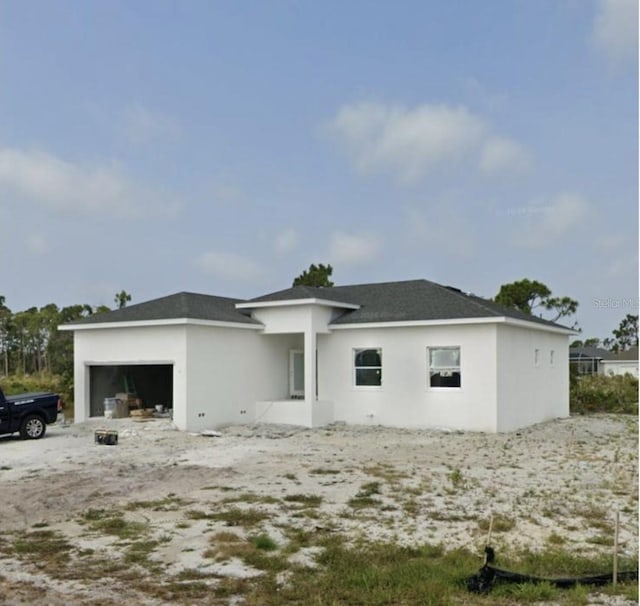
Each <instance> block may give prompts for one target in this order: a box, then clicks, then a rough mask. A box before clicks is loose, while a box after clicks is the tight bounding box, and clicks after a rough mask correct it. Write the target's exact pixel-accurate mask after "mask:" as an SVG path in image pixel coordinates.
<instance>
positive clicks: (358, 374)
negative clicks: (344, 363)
mask: <svg viewBox="0 0 640 606" xmlns="http://www.w3.org/2000/svg"><path fill="white" fill-rule="evenodd" d="M353 369H354V384H355V385H356V386H358V387H380V385H382V349H379V348H378V349H354V350H353Z"/></svg>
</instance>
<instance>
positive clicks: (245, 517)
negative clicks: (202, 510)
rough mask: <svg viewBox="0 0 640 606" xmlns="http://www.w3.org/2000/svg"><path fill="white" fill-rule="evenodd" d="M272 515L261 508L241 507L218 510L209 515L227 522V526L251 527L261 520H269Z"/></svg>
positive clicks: (212, 518)
mask: <svg viewBox="0 0 640 606" xmlns="http://www.w3.org/2000/svg"><path fill="white" fill-rule="evenodd" d="M269 517H270V515H269V514H268V513H266V512H264V511H260V510H259V509H254V508H247V509H242V508H240V507H231V508H230V509H225V510H224V511H218V512H215V513H211V514H209V515H208V517H207V518H208V519H210V520H219V521H221V522H225V523H226V524H227V526H244V527H251V526H256V525H257V524H259V523H260V522H262V521H264V520H267V519H268V518H269Z"/></svg>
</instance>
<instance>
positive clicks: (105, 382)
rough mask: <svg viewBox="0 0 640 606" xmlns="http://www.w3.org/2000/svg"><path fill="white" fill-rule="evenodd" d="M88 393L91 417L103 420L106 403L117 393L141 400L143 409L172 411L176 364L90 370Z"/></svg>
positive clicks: (100, 367)
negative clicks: (106, 400) (174, 365)
mask: <svg viewBox="0 0 640 606" xmlns="http://www.w3.org/2000/svg"><path fill="white" fill-rule="evenodd" d="M89 393H90V408H89V414H90V416H92V417H100V416H103V415H104V399H105V398H114V397H115V396H116V394H117V393H128V394H129V395H131V396H134V397H136V398H139V399H140V400H141V401H142V407H143V408H155V406H157V405H162V406H164V407H165V409H167V408H173V364H131V365H127V366H116V365H114V366H91V367H90V369H89Z"/></svg>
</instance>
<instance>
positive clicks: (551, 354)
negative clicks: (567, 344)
mask: <svg viewBox="0 0 640 606" xmlns="http://www.w3.org/2000/svg"><path fill="white" fill-rule="evenodd" d="M555 363H556V352H555V350H553V349H552V350H551V351H549V366H555Z"/></svg>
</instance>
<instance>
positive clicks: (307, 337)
mask: <svg viewBox="0 0 640 606" xmlns="http://www.w3.org/2000/svg"><path fill="white" fill-rule="evenodd" d="M316 341H317V337H316V331H315V330H313V328H307V330H305V332H304V401H305V404H309V405H313V403H314V402H315V401H316Z"/></svg>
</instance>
